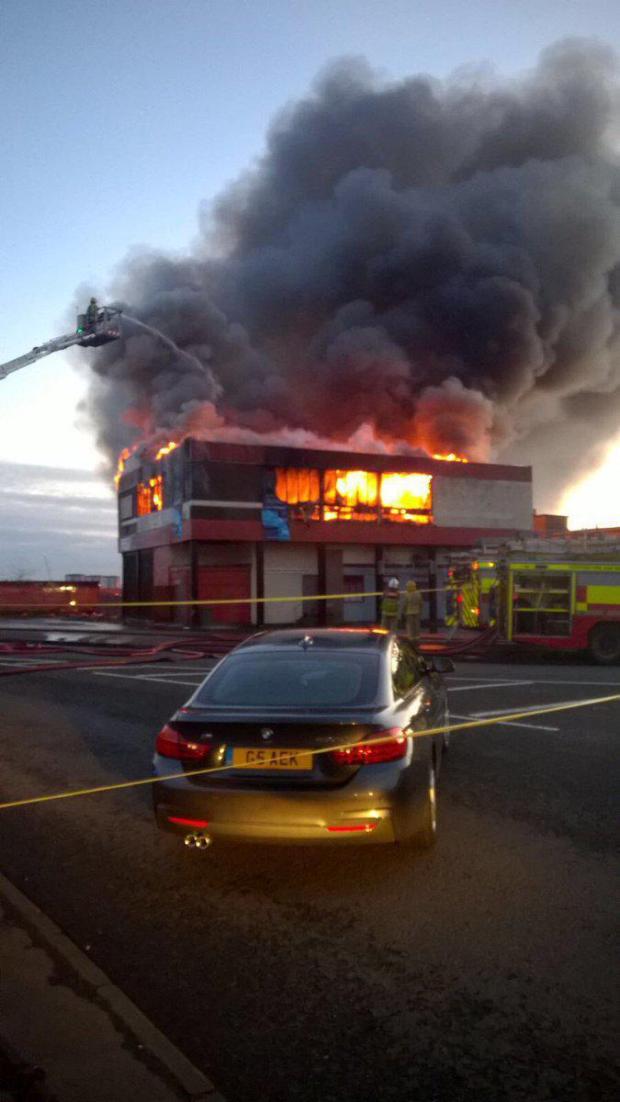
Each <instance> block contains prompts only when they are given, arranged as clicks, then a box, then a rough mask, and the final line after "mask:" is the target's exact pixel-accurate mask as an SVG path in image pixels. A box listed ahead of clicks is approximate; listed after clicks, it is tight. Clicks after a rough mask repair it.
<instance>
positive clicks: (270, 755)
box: [232, 746, 312, 771]
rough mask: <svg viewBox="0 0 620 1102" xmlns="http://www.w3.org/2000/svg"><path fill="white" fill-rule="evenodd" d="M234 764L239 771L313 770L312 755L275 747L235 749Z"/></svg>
mask: <svg viewBox="0 0 620 1102" xmlns="http://www.w3.org/2000/svg"><path fill="white" fill-rule="evenodd" d="M232 764H233V766H234V767H235V768H237V769H266V770H270V771H271V770H272V769H273V770H287V771H290V770H299V769H306V770H307V769H312V754H308V753H307V752H303V751H301V750H283V749H282V748H281V747H275V746H256V747H235V748H234V750H233V756H232Z"/></svg>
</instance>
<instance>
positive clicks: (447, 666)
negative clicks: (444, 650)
mask: <svg viewBox="0 0 620 1102" xmlns="http://www.w3.org/2000/svg"><path fill="white" fill-rule="evenodd" d="M426 664H427V666H428V668H429V669H430V670H431V671H432V672H433V673H454V662H453V661H452V659H451V658H445V657H444V656H443V655H442V654H437V655H433V657H432V658H427V660H426Z"/></svg>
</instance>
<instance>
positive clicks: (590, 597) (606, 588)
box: [586, 585, 620, 608]
mask: <svg viewBox="0 0 620 1102" xmlns="http://www.w3.org/2000/svg"><path fill="white" fill-rule="evenodd" d="M586 600H587V602H588V608H592V606H593V605H595V606H596V607H597V608H604V607H605V606H606V605H613V606H614V607H615V608H620V585H589V586H588V593H587V598H586Z"/></svg>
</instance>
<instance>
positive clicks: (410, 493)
mask: <svg viewBox="0 0 620 1102" xmlns="http://www.w3.org/2000/svg"><path fill="white" fill-rule="evenodd" d="M432 481H433V479H432V475H428V474H417V473H413V474H409V473H403V474H399V473H398V472H394V473H392V472H390V473H387V474H383V475H381V476H379V474H378V473H377V472H376V471H360V470H352V471H342V470H332V471H325V472H324V474H323V520H326V521H334V520H357V521H375V522H376V521H378V520H379V517H380V516H381V517H382V518H383V519H384V520H392V521H411V522H413V523H415V524H430V523H431V520H432V517H431V506H432V495H431V486H432ZM320 486H321V482H320V474H319V471H317V470H309V469H305V468H304V469H301V468H300V469H296V468H294V467H291V468H285V467H279V468H278V469H277V471H276V486H275V491H276V495H277V497H278V498H279V499H280V501H285V502H286V503H287V504H288V505H293V506H298V510H296V511H295V512H294V514H293V515H297V516H298V517H299V518H301V519H303V520H306V521H308V520H320V519H321V509H320Z"/></svg>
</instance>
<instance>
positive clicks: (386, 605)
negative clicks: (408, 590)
mask: <svg viewBox="0 0 620 1102" xmlns="http://www.w3.org/2000/svg"><path fill="white" fill-rule="evenodd" d="M399 612H400V582H399V581H398V578H390V579H389V581H388V582H387V584H386V585H385V586H384V589H383V597H382V599H381V627H382V628H387V630H388V631H395V630H396V625H397V623H398V616H399Z"/></svg>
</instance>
